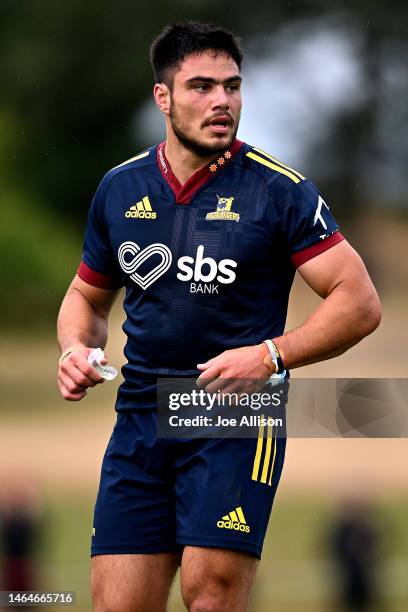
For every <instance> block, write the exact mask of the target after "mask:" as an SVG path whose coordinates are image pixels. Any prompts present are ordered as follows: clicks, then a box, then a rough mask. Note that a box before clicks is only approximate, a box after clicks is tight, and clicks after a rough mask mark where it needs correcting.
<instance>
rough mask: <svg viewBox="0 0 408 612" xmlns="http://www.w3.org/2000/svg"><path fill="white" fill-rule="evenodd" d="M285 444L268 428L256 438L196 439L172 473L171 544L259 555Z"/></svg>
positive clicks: (280, 470) (283, 440)
mask: <svg viewBox="0 0 408 612" xmlns="http://www.w3.org/2000/svg"><path fill="white" fill-rule="evenodd" d="M285 446H286V440H285V438H282V437H279V436H278V435H276V433H275V432H274V431H272V429H263V430H262V431H260V435H259V437H258V438H250V439H219V440H200V441H197V446H196V448H195V451H194V452H192V453H191V454H190V456H188V457H186V456H185V457H183V462H182V463H180V464H179V469H178V471H177V478H176V515H177V536H176V539H177V542H178V543H179V544H181V545H183V546H208V547H212V548H213V547H215V548H227V549H232V550H237V551H242V552H246V553H250V554H252V555H254V556H255V557H258V558H260V557H261V554H262V547H263V541H264V537H265V533H266V529H267V526H268V521H269V517H270V513H271V510H272V505H273V501H274V497H275V493H276V490H277V487H278V484H279V480H280V476H281V472H282V467H283V462H284V456H285Z"/></svg>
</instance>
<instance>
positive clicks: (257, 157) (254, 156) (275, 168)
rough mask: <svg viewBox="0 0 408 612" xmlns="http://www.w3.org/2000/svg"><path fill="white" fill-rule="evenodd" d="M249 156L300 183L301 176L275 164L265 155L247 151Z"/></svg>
mask: <svg viewBox="0 0 408 612" xmlns="http://www.w3.org/2000/svg"><path fill="white" fill-rule="evenodd" d="M247 157H250V158H251V159H253V160H255V161H256V162H259V163H260V164H262V165H263V166H266V167H267V168H271V169H272V170H276V171H277V172H280V174H285V175H286V176H287V177H289V178H290V179H291V180H292V181H293V182H294V183H300V178H298V177H297V176H296V174H293V172H289V170H286V169H285V168H282V167H281V166H277V165H276V164H273V163H272V162H270V161H268V160H267V159H264V158H263V157H260V156H259V155H255V153H247Z"/></svg>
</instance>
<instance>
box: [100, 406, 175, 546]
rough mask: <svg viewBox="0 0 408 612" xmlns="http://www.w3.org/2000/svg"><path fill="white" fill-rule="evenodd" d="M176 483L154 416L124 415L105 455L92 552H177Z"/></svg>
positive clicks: (121, 415)
mask: <svg viewBox="0 0 408 612" xmlns="http://www.w3.org/2000/svg"><path fill="white" fill-rule="evenodd" d="M175 524H176V520H175V499H174V481H173V480H172V476H171V472H170V470H169V461H168V446H167V444H166V441H160V440H157V438H156V433H155V421H154V418H153V415H151V414H149V413H147V414H143V413H139V414H133V413H124V414H119V415H118V420H117V423H116V425H115V429H114V432H113V434H112V437H111V439H110V442H109V445H108V448H107V451H106V453H105V456H104V459H103V463H102V470H101V480H100V486H99V491H98V496H97V500H96V505H95V513H94V523H93V532H92V548H91V554H92V555H119V554H123V555H127V554H150V553H165V552H177V546H176V542H175Z"/></svg>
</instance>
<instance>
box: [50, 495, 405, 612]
mask: <svg viewBox="0 0 408 612" xmlns="http://www.w3.org/2000/svg"><path fill="white" fill-rule="evenodd" d="M93 502H94V500H93V498H91V497H88V496H81V495H75V494H72V495H69V496H67V495H64V496H59V497H54V498H52V499H49V500H48V506H47V512H46V531H45V548H44V550H43V553H42V561H41V564H42V566H43V574H44V576H45V580H44V588H48V589H51V590H55V589H61V590H69V589H73V590H75V591H76V592H77V602H78V604H77V607H76V610H78V612H82V610H83V611H85V610H89V609H90V599H89V586H88V575H89V556H88V555H89V552H88V547H89V543H90V537H91V536H90V532H91V527H92V512H93ZM407 511H408V498H400V497H395V498H392V499H391V498H387V499H384V500H383V501H381V502H378V505H377V509H376V517H377V520H378V525H379V526H380V529H381V530H382V532H383V541H384V550H383V561H382V566H383V575H384V585H385V598H386V602H387V604H388V606H389V610H391V611H392V612H405V611H406V610H407V606H408V588H407V585H406V575H408V523H407V521H406V516H407ZM330 512H331V505H330V502H328V501H326V500H324V499H317V498H310V497H307V496H302V495H297V496H290V497H289V496H286V497H281V498H279V499H278V500H277V502H276V506H275V508H274V511H273V514H272V519H271V522H270V527H269V530H268V534H267V538H266V541H265V546H264V554H263V559H262V562H261V564H260V568H259V572H258V579H257V582H256V586H255V588H254V593H253V603H252V607H251V610H252V612H269V611H270V610H278V611H279V612H300V611H302V612H327V610H328V609H329V603H330V597H331V593H332V591H331V581H330V572H329V567H330V566H329V558H328V553H327V551H326V550H325V547H324V540H325V538H324V533H326V532H327V527H328V525H329V524H330ZM182 610H184V607H183V605H182V603H181V598H180V595H179V584H178V579H177V580H176V583H175V585H174V589H173V594H172V598H171V604H170V606H169V611H170V612H181V611H182Z"/></svg>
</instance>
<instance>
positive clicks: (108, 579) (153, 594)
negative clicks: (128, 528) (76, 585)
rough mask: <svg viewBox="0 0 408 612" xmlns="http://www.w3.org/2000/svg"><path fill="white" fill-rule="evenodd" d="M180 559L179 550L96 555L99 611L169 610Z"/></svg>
mask: <svg viewBox="0 0 408 612" xmlns="http://www.w3.org/2000/svg"><path fill="white" fill-rule="evenodd" d="M179 562H180V556H179V555H178V554H176V553H160V554H151V555H97V556H94V557H92V559H91V588H92V600H93V605H94V610H95V612H108V611H109V612H151V610H155V612H165V610H166V604H167V599H168V596H169V591H170V586H171V583H172V581H173V578H174V575H175V573H176V571H177V567H178V565H179Z"/></svg>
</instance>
